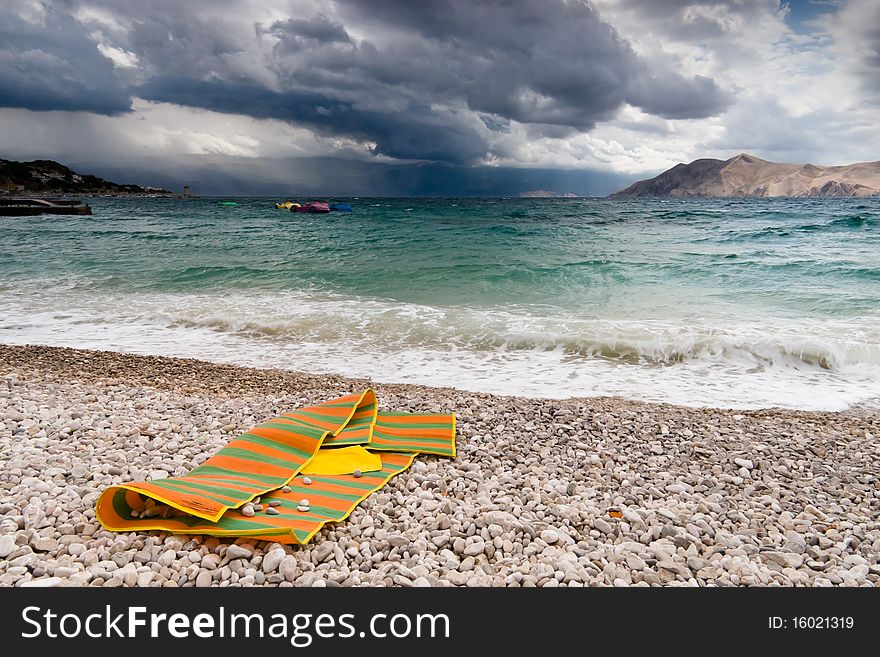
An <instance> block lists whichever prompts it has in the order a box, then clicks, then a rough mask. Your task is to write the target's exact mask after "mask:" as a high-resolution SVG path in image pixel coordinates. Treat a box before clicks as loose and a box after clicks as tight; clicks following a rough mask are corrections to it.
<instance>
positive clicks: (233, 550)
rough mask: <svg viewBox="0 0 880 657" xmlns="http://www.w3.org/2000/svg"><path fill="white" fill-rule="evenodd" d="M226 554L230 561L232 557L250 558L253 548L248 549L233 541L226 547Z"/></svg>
mask: <svg viewBox="0 0 880 657" xmlns="http://www.w3.org/2000/svg"><path fill="white" fill-rule="evenodd" d="M226 556H227V557H229V560H230V561H231V560H233V559H250V558H251V557H252V556H253V550H249V549H247V548H245V547H242V546H241V545H238V544H237V543H233V544H232V545H230V546H229V547H228V548H226Z"/></svg>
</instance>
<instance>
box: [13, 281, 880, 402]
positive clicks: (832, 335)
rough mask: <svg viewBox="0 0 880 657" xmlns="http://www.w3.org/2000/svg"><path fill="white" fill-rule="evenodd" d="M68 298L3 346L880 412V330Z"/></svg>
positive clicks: (50, 303)
mask: <svg viewBox="0 0 880 657" xmlns="http://www.w3.org/2000/svg"><path fill="white" fill-rule="evenodd" d="M53 289H54V293H53V294H45V293H41V292H39V287H38V286H35V287H33V288H32V289H28V290H25V289H22V288H16V289H15V290H12V289H6V290H2V291H0V341H2V342H5V343H12V344H23V343H40V344H52V345H64V346H73V347H85V348H95V349H111V350H118V351H126V352H134V353H150V354H164V355H176V356H190V357H196V358H203V359H206V360H213V361H219V362H229V363H237V364H243V365H254V366H263V367H279V368H286V369H295V370H304V371H310V372H335V373H340V374H344V375H349V376H357V377H367V378H372V379H374V380H376V381H380V382H410V383H422V384H428V385H442V386H453V387H458V388H463V389H469V390H477V391H485V392H494V393H500V394H518V395H531V396H540V397H556V398H563V397H572V396H596V395H617V396H621V397H626V398H631V399H642V400H647V401H658V402H671V403H677V404H686V405H694V406H703V405H705V406H724V407H741V408H755V407H767V406H780V407H788V408H804V409H827V410H838V409H844V408H846V407H848V406H850V405H853V404H858V403H873V402H872V400H874V401H876V400H877V399H878V398H880V328H878V327H877V325H876V323H875V322H872V321H871V320H870V319H869V318H866V319H864V320H847V321H822V320H819V319H816V318H809V319H808V318H800V319H795V318H785V319H783V318H774V317H765V318H760V319H750V320H743V319H740V318H738V317H736V316H732V315H731V316H726V317H723V316H717V315H716V316H713V317H711V318H702V319H700V318H694V317H682V318H679V319H664V320H656V319H655V320H650V319H634V318H627V319H597V318H591V317H588V316H565V315H561V314H558V313H559V311H547V309H544V308H537V307H531V308H530V307H524V306H523V307H508V308H506V309H504V310H501V309H481V308H468V307H449V308H446V307H432V306H426V305H414V304H403V303H397V302H392V301H387V300H371V299H353V298H346V297H342V296H336V295H330V294H326V293H321V294H317V293H308V292H284V293H272V294H268V293H261V294H244V293H234V294H226V295H216V294H158V293H149V294H146V293H142V294H130V293H128V294H122V293H112V292H102V294H101V295H95V294H92V293H86V292H85V291H83V290H81V289H79V288H78V287H77V286H75V285H71V286H67V287H61V286H55V287H54V288H53ZM554 312H556V313H557V314H554Z"/></svg>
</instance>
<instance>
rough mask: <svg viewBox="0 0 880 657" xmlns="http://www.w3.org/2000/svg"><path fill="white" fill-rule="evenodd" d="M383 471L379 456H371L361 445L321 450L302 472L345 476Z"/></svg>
mask: <svg viewBox="0 0 880 657" xmlns="http://www.w3.org/2000/svg"><path fill="white" fill-rule="evenodd" d="M381 469H382V459H381V458H380V457H379V455H378V454H370V452H368V451H367V450H365V449H364V448H363V447H361V446H360V445H355V446H354V447H339V448H331V449H319V450H318V451H317V452H316V453H315V456H314V458H312V460H311V461H309V463H308V464H307V465H306V466H305V467H304V468H303V469H302V470H301V472H302V474H315V475H344V474H353V473H354V471H355V470H360V471H361V472H375V471H376V470H381Z"/></svg>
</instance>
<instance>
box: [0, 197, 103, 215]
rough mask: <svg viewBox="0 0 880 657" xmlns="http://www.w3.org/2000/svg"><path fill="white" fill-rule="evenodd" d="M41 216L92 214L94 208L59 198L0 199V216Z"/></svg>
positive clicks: (79, 202)
mask: <svg viewBox="0 0 880 657" xmlns="http://www.w3.org/2000/svg"><path fill="white" fill-rule="evenodd" d="M40 214H79V215H85V214H92V207H91V206H90V205H88V204H87V203H82V202H81V201H79V200H69V199H58V198H0V216H4V217H33V216H36V215H40Z"/></svg>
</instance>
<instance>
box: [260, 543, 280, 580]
mask: <svg viewBox="0 0 880 657" xmlns="http://www.w3.org/2000/svg"><path fill="white" fill-rule="evenodd" d="M285 556H286V553H285V552H284V550H282V549H280V548H279V549H275V550H269V552H268V553H266V554H265V555H263V564H262V566H261V568H262V570H263V572H264V573H266V574H267V575H268V574H269V573H272V572H274V571H275V569H276V568H278V566H279V565H280V564H281V560H282V559H284V557H285Z"/></svg>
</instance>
